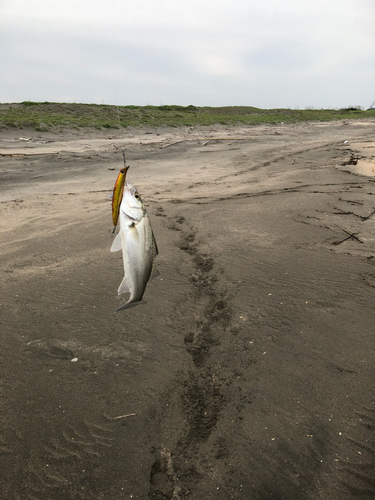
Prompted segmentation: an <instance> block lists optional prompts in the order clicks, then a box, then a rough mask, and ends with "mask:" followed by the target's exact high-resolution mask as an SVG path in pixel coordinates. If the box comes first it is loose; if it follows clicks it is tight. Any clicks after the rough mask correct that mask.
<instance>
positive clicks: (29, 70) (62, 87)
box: [0, 0, 375, 107]
mask: <svg viewBox="0 0 375 500" xmlns="http://www.w3.org/2000/svg"><path fill="white" fill-rule="evenodd" d="M373 12H374V7H373V4H372V0H358V2H356V3H355V6H354V4H353V2H352V1H351V0H340V1H339V0H332V1H331V2H328V3H327V2H326V1H325V0H324V1H323V0H315V1H314V2H302V3H301V2H300V1H299V0H298V1H297V0H289V1H288V0H284V1H281V0H264V2H261V3H258V2H257V3H255V2H249V1H248V0H246V1H245V0H232V1H229V0H225V1H224V0H222V1H216V2H213V1H212V0H201V1H198V0H191V1H190V2H189V3H187V2H184V3H182V2H175V1H172V0H159V2H157V3H156V2H154V0H153V1H151V0H138V1H137V2H133V3H129V2H126V3H124V2H122V1H120V0H108V1H107V2H102V0H100V1H98V0H92V1H91V2H90V3H89V4H88V3H87V2H86V0H85V1H83V0H75V1H73V0H66V1H65V2H55V3H51V2H47V1H46V0H34V1H33V2H32V3H30V2H29V1H24V0H12V2H11V1H10V0H3V3H2V4H0V19H1V21H0V26H1V30H0V47H2V49H0V100H1V101H3V102H7V101H9V100H14V96H17V100H53V101H62V100H66V99H67V96H71V97H70V99H71V100H79V101H81V102H101V100H102V99H103V98H105V99H106V100H108V101H107V102H110V103H113V104H115V103H118V104H146V103H148V104H160V102H161V101H162V102H164V103H169V104H170V103H178V104H196V105H229V104H232V105H234V104H249V105H254V106H259V107H274V106H276V107H282V106H284V107H288V106H289V107H294V106H305V105H306V106H315V107H326V106H344V105H346V104H347V103H348V102H362V99H363V101H364V102H365V103H367V101H371V100H372V99H373V92H374V89H373V79H372V80H371V75H372V78H373V69H372V68H373V67H374V66H373V63H374V56H373V54H374V46H375V35H374V31H373V27H372V24H371V19H372V18H373V17H371V13H373ZM10 89H11V91H10ZM103 96H105V97H103Z"/></svg>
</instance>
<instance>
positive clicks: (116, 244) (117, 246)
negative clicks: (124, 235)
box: [111, 233, 122, 252]
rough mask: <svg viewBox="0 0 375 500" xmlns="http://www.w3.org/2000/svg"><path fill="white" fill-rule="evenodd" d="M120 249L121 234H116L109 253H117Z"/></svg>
mask: <svg viewBox="0 0 375 500" xmlns="http://www.w3.org/2000/svg"><path fill="white" fill-rule="evenodd" d="M121 249H122V244H121V233H118V234H117V236H116V238H115V239H114V240H113V243H112V246H111V252H118V251H119V250H121Z"/></svg>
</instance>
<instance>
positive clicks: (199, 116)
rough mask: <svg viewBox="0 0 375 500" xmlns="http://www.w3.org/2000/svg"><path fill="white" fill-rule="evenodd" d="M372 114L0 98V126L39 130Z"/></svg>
mask: <svg viewBox="0 0 375 500" xmlns="http://www.w3.org/2000/svg"><path fill="white" fill-rule="evenodd" d="M368 117H375V111H363V110H360V109H356V108H345V109H339V110H333V109H305V110H297V109H259V108H253V107H250V106H225V107H218V108H212V107H196V106H110V105H97V104H74V103H72V104H68V103H67V104H65V103H64V104H63V103H53V102H43V103H38V102H31V101H25V102H22V103H20V104H0V129H1V128H11V127H13V128H24V127H32V128H35V129H36V130H39V131H47V130H50V129H56V128H61V129H62V130H63V129H65V128H77V129H79V128H81V127H91V128H95V129H112V128H113V129H119V128H121V127H124V128H126V127H137V128H142V127H147V128H156V127H179V126H196V125H213V124H222V125H235V124H237V123H242V124H248V125H257V124H258V123H270V124H277V123H281V122H284V123H296V122H301V121H332V120H342V119H353V118H357V119H358V118H368Z"/></svg>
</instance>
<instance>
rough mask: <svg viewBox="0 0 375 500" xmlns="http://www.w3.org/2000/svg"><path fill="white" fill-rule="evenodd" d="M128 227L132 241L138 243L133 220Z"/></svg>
mask: <svg viewBox="0 0 375 500" xmlns="http://www.w3.org/2000/svg"><path fill="white" fill-rule="evenodd" d="M129 228H130V235H131V237H132V238H133V240H134V241H136V242H137V243H139V234H138V230H137V227H136V225H135V224H134V222H133V223H132V224H131V225H130V226H129Z"/></svg>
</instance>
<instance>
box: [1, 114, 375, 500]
mask: <svg viewBox="0 0 375 500" xmlns="http://www.w3.org/2000/svg"><path fill="white" fill-rule="evenodd" d="M20 137H22V138H23V139H30V138H31V140H29V141H26V140H20ZM215 138H218V139H220V140H215ZM374 138H375V122H374V121H368V122H358V121H356V122H346V123H343V122H338V123H330V124H299V125H293V126H282V125H280V126H277V127H271V126H270V127H267V126H260V127H248V128H245V127H235V128H224V127H222V128H219V127H217V128H214V127H211V128H209V129H203V128H202V129H200V130H199V129H194V130H190V129H186V130H182V129H171V130H159V131H157V132H155V131H153V132H151V133H145V131H143V132H139V131H138V132H137V131H133V132H121V133H120V132H119V131H115V132H112V133H108V132H103V133H101V132H88V131H86V132H81V131H72V132H69V133H68V132H66V133H58V132H56V133H55V134H53V133H38V132H35V131H27V130H23V131H7V132H2V134H1V136H0V153H1V154H7V155H9V154H11V153H12V154H19V155H21V156H2V157H1V156H0V167H1V169H0V179H1V193H0V201H1V203H0V208H1V219H0V220H1V227H0V234H1V246H0V252H1V262H2V276H1V300H0V301H1V337H0V338H1V351H0V352H1V373H0V387H1V403H0V412H1V433H0V460H1V462H0V471H1V479H0V489H1V493H0V498H1V499H2V500H8V499H9V500H26V499H27V500H73V499H74V500H76V499H77V500H89V499H90V500H122V499H141V500H146V499H151V500H164V499H174V500H178V499H181V500H182V499H189V500H229V499H241V500H276V499H277V500H351V499H358V498H361V499H370V498H374V491H375V460H374V452H375V437H374V429H375V408H374V385H375V384H374V379H375V377H374V375H375V373H374V371H375V370H374V345H375V313H374V301H375V214H374V212H375V182H374V180H375V178H374V177H373V176H374V169H375V163H374V158H375V148H374ZM209 139H210V140H209ZM208 140H209V142H208V143H207V144H205V143H206V142H207V141H208ZM345 140H348V141H349V143H344V141H345ZM175 141H183V142H179V143H177V144H174V145H170V146H168V147H163V146H165V145H167V144H170V143H172V142H175ZM123 146H125V148H126V151H127V158H128V163H129V165H130V170H129V172H128V180H131V181H133V182H134V183H135V184H136V186H137V187H138V189H139V191H140V193H141V195H142V196H143V199H144V200H145V202H146V204H147V209H148V212H149V216H150V219H151V222H152V225H153V229H154V233H155V236H156V240H157V242H158V246H159V252H160V255H159V257H158V259H157V265H158V268H159V270H160V273H161V276H160V278H158V279H156V280H154V281H153V282H152V283H150V284H149V285H148V288H147V290H146V294H145V299H146V300H147V305H146V306H140V307H136V308H134V309H130V310H127V311H124V312H121V313H117V314H114V313H113V310H114V309H115V308H116V307H117V306H118V305H119V304H120V303H121V302H122V301H124V299H125V298H126V297H124V298H122V299H120V298H117V295H116V294H117V288H118V286H119V284H120V282H121V279H122V276H123V265H122V257H121V255H120V253H116V254H111V253H110V252H109V248H110V246H111V242H112V238H111V229H112V225H111V203H110V200H109V198H108V195H109V194H110V192H111V190H112V188H113V184H114V182H115V179H116V176H117V173H118V170H119V169H120V168H121V167H122V155H121V151H120V148H121V147H123ZM358 158H359V160H358ZM356 159H357V160H358V163H357V165H351V164H350V163H356ZM366 174H367V175H366ZM345 231H348V232H349V233H356V236H357V237H358V238H359V240H360V241H358V240H357V239H355V238H354V237H350V234H349V233H347V232H345ZM346 237H348V239H347V240H346V241H342V240H344V239H345V238H346ZM340 241H342V242H341V243H338V242H340ZM335 242H337V243H338V244H334V243H335ZM75 358H77V359H78V360H77V361H73V360H74V359H75Z"/></svg>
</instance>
